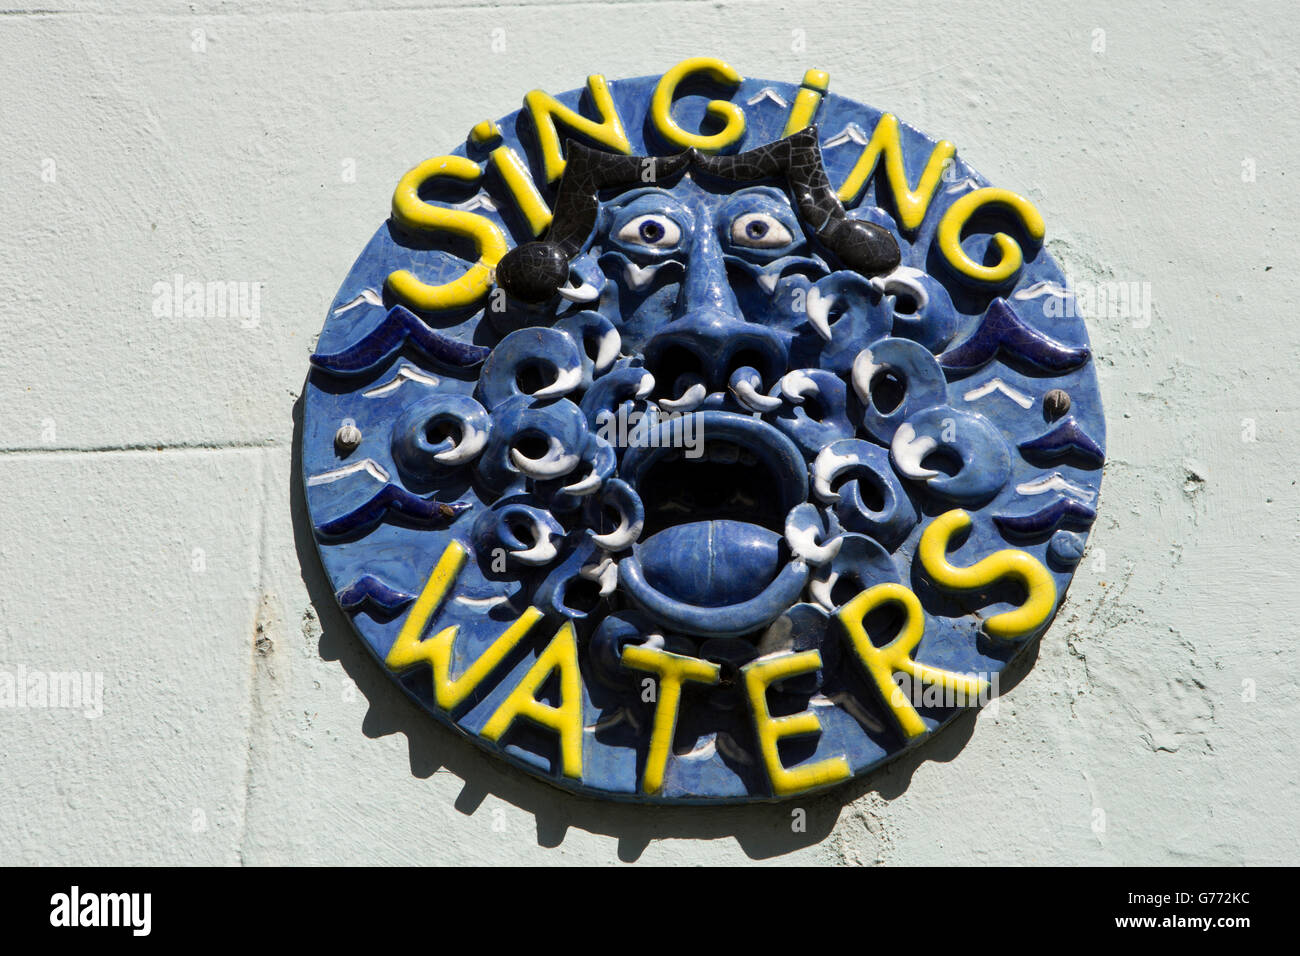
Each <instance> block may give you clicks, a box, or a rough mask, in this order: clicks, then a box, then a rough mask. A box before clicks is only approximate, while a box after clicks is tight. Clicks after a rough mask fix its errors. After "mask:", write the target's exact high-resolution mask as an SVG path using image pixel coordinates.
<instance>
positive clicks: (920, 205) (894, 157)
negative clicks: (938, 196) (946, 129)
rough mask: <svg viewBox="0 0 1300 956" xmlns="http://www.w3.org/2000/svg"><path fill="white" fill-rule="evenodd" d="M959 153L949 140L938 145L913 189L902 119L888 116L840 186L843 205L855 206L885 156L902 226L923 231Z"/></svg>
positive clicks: (878, 125)
mask: <svg viewBox="0 0 1300 956" xmlns="http://www.w3.org/2000/svg"><path fill="white" fill-rule="evenodd" d="M956 153H957V147H956V146H954V145H953V144H952V143H950V142H948V140H946V139H945V140H942V141H940V142H939V143H937V144H935V147H934V149H933V150H931V151H930V158H929V159H928V160H926V162H925V169H924V171H923V172H922V173H921V179H920V181H919V182H918V183H917V184H916V189H912V188H911V186H910V185H909V183H908V180H907V171H906V170H905V169H904V168H903V146H902V144H901V143H900V142H899V139H898V117H897V116H895V115H894V114H893V113H885V114H883V115H882V116H881V117H880V121H879V122H878V123H876V128H875V130H873V131H872V133H871V140H870V141H869V142H868V143H867V145H866V146H865V147H864V148H863V150H862V155H861V156H859V157H858V161H857V162H856V163H855V164H854V165H853V169H851V170H850V171H849V176H848V178H847V179H846V180H844V185H843V186H841V187H840V191H839V197H840V201H841V202H845V203H853V202H856V201H857V199H858V197H859V196H860V195H861V194H862V190H863V189H864V188H866V185H867V181H868V180H869V179H870V178H871V174H872V173H874V172H875V171H876V165H877V163H878V162H879V161H880V157H881V156H884V157H885V179H886V181H887V182H888V183H889V189H890V195H891V196H892V197H893V199H894V206H895V207H896V208H897V210H898V224H899V226H901V227H902V228H903V229H905V230H907V231H908V232H914V231H915V230H916V229H918V228H920V225H921V222H922V221H923V220H924V219H925V214H926V212H927V211H928V210H929V208H930V201H931V200H932V199H933V198H934V192H935V190H936V189H938V188H939V182H940V180H941V179H942V178H943V168H944V166H946V165H947V164H948V162H949V160H951V159H952V158H953V156H954V155H956Z"/></svg>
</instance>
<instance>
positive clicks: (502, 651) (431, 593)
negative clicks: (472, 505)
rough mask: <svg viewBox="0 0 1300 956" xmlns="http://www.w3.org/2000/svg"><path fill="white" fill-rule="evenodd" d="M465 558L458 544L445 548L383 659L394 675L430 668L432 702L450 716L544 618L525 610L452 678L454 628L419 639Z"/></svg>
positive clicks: (463, 550) (538, 613)
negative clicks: (425, 638)
mask: <svg viewBox="0 0 1300 956" xmlns="http://www.w3.org/2000/svg"><path fill="white" fill-rule="evenodd" d="M466 553H467V552H466V550H465V546H464V545H462V544H461V543H460V542H459V541H453V542H451V543H450V544H449V545H447V549H446V550H445V551H443V553H442V557H441V558H439V559H438V563H437V564H436V565H435V566H434V568H433V573H432V574H430V575H429V580H428V582H426V584H425V585H424V590H423V591H421V592H420V596H419V597H418V598H417V599H416V601H415V604H414V605H412V607H411V612H410V613H409V614H408V615H407V616H406V620H405V621H404V622H403V623H402V629H401V631H400V632H398V635H397V640H396V641H394V642H393V646H392V647H391V648H390V649H389V651H388V656H387V658H385V660H384V663H385V664H386V665H387V666H388V669H389V670H392V671H404V670H407V669H409V668H411V667H414V666H415V665H417V664H428V665H429V667H430V668H431V669H432V671H433V694H434V698H435V699H436V700H437V702H438V706H439V707H441V708H443V709H444V710H447V711H451V710H453V709H455V708H456V707H457V706H458V705H459V704H460V703H461V702H462V701H464V700H465V699H466V698H467V697H469V695H470V694H471V693H473V691H474V688H476V687H477V686H478V685H479V684H480V683H482V681H483V679H484V678H485V677H487V676H488V674H490V673H491V672H492V671H493V670H495V669H496V668H497V666H498V665H499V664H500V663H501V662H502V661H503V660H504V659H505V657H506V655H507V654H509V653H510V652H511V650H513V649H514V647H515V645H516V644H518V643H519V641H520V640H522V639H523V637H524V635H525V634H527V633H528V632H529V630H531V629H532V627H533V625H534V624H536V623H537V622H538V621H539V620H540V619H541V617H542V612H541V611H539V610H537V608H535V607H530V608H528V609H527V610H525V611H524V613H523V614H521V615H519V617H518V618H516V619H515V621H514V623H513V624H511V625H510V626H509V627H508V628H506V629H505V631H504V632H502V634H501V636H500V637H498V638H497V639H496V640H495V641H493V642H492V643H491V644H490V645H489V646H488V647H487V649H486V650H485V651H483V653H482V654H480V655H479V657H478V660H476V661H475V662H474V663H473V664H471V665H470V666H469V667H468V668H466V670H465V673H463V674H461V675H460V676H459V677H457V678H455V679H453V678H452V676H451V657H452V646H453V645H454V644H455V642H456V628H455V627H454V626H453V627H448V628H444V629H443V630H441V631H439V632H438V634H437V635H435V636H434V637H431V638H429V639H428V640H427V641H422V640H421V639H420V637H421V635H422V634H423V633H424V629H425V627H426V626H427V625H428V623H429V620H430V618H432V617H433V613H434V611H436V610H437V609H438V607H439V606H440V605H441V604H442V602H443V600H444V599H445V598H446V596H447V592H448V591H450V590H451V586H452V583H453V582H454V581H455V580H456V576H457V575H458V574H459V573H460V569H461V568H462V567H464V565H465V557H466Z"/></svg>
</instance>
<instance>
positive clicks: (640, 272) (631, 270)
mask: <svg viewBox="0 0 1300 956" xmlns="http://www.w3.org/2000/svg"><path fill="white" fill-rule="evenodd" d="M661 268H663V263H659V264H658V265H653V266H645V267H642V266H639V265H637V264H636V263H635V262H629V263H628V264H627V266H626V268H624V269H623V278H624V279H625V280H626V281H627V284H628V286H630V287H631V289H632V291H633V292H640V291H641V290H642V289H644V288H645V287H646V286H648V285H649V284H650V281H651V280H652V279H653V278H654V277H655V273H656V272H658V271H659V270H660V269H661Z"/></svg>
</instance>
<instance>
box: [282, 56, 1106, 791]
mask: <svg viewBox="0 0 1300 956" xmlns="http://www.w3.org/2000/svg"><path fill="white" fill-rule="evenodd" d="M861 92H863V93H869V91H861ZM430 146H431V147H432V148H434V149H448V152H447V153H446V155H435V156H433V157H432V158H424V157H411V160H412V163H413V168H412V169H411V171H410V172H409V173H407V174H406V175H405V176H404V177H403V178H402V179H401V181H400V182H398V183H397V184H396V188H395V191H394V194H393V199H392V213H391V216H390V218H389V219H388V220H387V221H386V222H384V223H383V224H382V225H381V226H380V228H379V230H378V232H377V233H376V234H375V236H374V237H373V238H372V239H371V241H370V243H369V244H368V245H367V246H366V247H365V249H364V250H363V251H362V252H361V255H360V257H359V258H358V259H357V261H356V264H355V265H354V266H353V267H352V271H351V272H350V273H349V274H348V275H347V276H346V278H344V280H343V283H342V285H341V287H340V289H339V292H338V295H337V296H336V297H335V299H334V301H333V303H332V305H331V306H330V308H329V313H328V317H327V319H326V323H325V327H324V330H323V331H322V333H321V335H320V338H319V342H318V343H317V346H316V350H315V354H313V355H312V357H311V371H310V375H309V378H308V383H307V389H306V395H305V402H304V423H303V427H302V439H301V440H302V449H301V451H302V462H303V476H302V477H303V484H304V488H305V495H306V500H307V505H308V509H309V512H310V518H311V524H312V528H313V532H314V535H315V538H316V542H317V545H318V548H319V552H320V558H321V561H322V563H323V565H324V568H325V571H326V573H327V574H328V576H329V579H330V581H331V582H332V583H333V587H334V589H335V593H336V596H337V600H338V603H339V605H340V606H341V607H342V609H343V611H344V612H345V613H346V614H347V615H348V616H349V617H350V619H351V621H352V623H353V626H354V627H355V629H356V632H357V635H358V636H359V638H360V640H361V641H362V642H363V643H364V644H365V645H366V647H367V648H369V649H370V651H371V652H372V653H373V654H374V656H375V658H376V659H377V661H378V662H379V665H380V666H381V667H383V668H384V669H385V670H386V671H387V672H389V673H390V674H391V675H392V678H393V679H394V681H396V682H397V683H398V684H399V685H400V686H401V688H402V689H403V690H404V691H405V692H406V693H407V694H409V695H410V696H411V697H412V698H413V699H414V700H416V701H417V702H418V703H419V704H420V705H421V706H422V707H424V708H425V709H426V710H427V711H428V712H429V713H430V714H431V715H432V716H433V717H434V718H436V719H437V720H439V721H441V722H442V723H444V724H446V725H448V726H449V727H451V728H454V729H455V730H457V731H459V732H461V733H464V734H466V735H468V736H469V737H471V738H472V739H473V740H475V741H477V742H478V743H479V744H480V745H481V746H483V747H484V748H486V749H487V750H489V751H490V752H492V753H493V754H495V755H497V756H499V757H500V758H502V759H504V760H507V761H509V762H510V763H512V764H514V765H516V766H517V767H519V768H521V769H523V770H525V771H527V772H530V773H533V774H536V775H538V776H540V777H542V778H544V779H546V780H548V781H550V782H552V783H554V784H557V785H559V786H562V787H566V788H570V789H573V790H578V791H582V792H585V793H588V794H592V795H596V796H600V797H607V798H613V799H620V800H630V801H646V802H663V803H673V802H689V803H713V802H735V801H749V800H769V799H774V798H782V797H788V796H792V795H796V794H801V793H806V792H809V791H813V790H818V789H821V788H825V787H830V786H833V785H835V784H837V783H839V782H842V781H845V780H848V779H850V778H852V777H854V776H857V775H861V774H867V773H869V772H871V771H872V770H873V769H874V768H877V767H879V766H880V765H881V764H882V763H884V762H885V761H888V760H889V759H890V758H892V757H894V756H897V755H898V754H899V753H901V752H903V751H904V750H905V749H907V748H909V747H913V746H916V745H918V744H919V743H921V742H923V741H924V740H925V739H926V738H927V737H929V736H930V735H931V734H933V733H936V732H939V731H941V730H942V728H943V727H944V725H945V724H946V723H948V722H949V721H950V720H951V719H952V718H953V717H954V716H956V715H957V714H959V713H960V712H962V711H963V710H964V709H966V708H970V707H978V706H981V705H983V704H985V703H987V702H988V701H989V700H990V699H992V698H993V697H994V696H996V693H997V689H998V679H999V674H1000V673H1001V672H1002V671H1003V669H1004V668H1005V667H1006V666H1007V665H1008V664H1009V663H1010V662H1011V661H1012V660H1013V659H1014V658H1016V656H1017V655H1019V654H1021V653H1023V652H1024V650H1025V649H1026V647H1027V646H1029V645H1031V644H1032V643H1033V642H1034V641H1035V640H1037V639H1038V638H1039V637H1040V636H1041V635H1042V634H1043V633H1044V631H1045V630H1046V629H1047V627H1048V625H1049V623H1050V621H1051V619H1052V617H1053V615H1054V613H1055V612H1056V609H1057V608H1058V607H1059V605H1060V603H1061V601H1062V599H1063V597H1064V595H1065V591H1066V588H1067V587H1068V585H1069V583H1070V578H1071V575H1072V573H1073V570H1074V567H1075V565H1076V564H1077V562H1078V561H1079V559H1080V556H1081V555H1082V553H1083V547H1084V543H1085V538H1086V535H1087V532H1088V529H1089V527H1090V525H1091V524H1092V522H1093V520H1094V518H1095V514H1096V507H1097V498H1098V493H1099V490H1100V482H1101V467H1102V461H1103V456H1104V452H1103V449H1104V438H1105V428H1104V424H1103V419H1102V409H1101V404H1100V400H1099V396H1098V389H1097V381H1096V376H1095V372H1094V364H1093V360H1092V356H1091V353H1090V350H1089V346H1088V338H1087V334H1086V330H1085V328H1084V324H1083V321H1082V320H1081V319H1080V318H1078V317H1077V315H1076V312H1075V310H1074V309H1073V308H1072V302H1071V299H1070V292H1069V290H1068V289H1067V288H1066V284H1065V278H1064V276H1063V274H1062V271H1061V270H1060V268H1059V267H1058V266H1057V264H1056V263H1055V262H1054V261H1053V260H1052V258H1051V257H1050V256H1049V255H1048V254H1047V252H1046V251H1045V249H1044V246H1043V241H1044V236H1045V234H1046V231H1047V227H1046V225H1045V223H1044V221H1043V217H1042V216H1041V215H1040V213H1039V211H1038V210H1037V209H1036V208H1035V206H1034V204H1033V203H1031V202H1030V201H1028V200H1027V199H1025V198H1024V197H1023V196H1021V195H1019V194H1018V193H1016V192H1015V191H1013V189H1014V184H1013V189H1006V188H1003V187H1002V186H998V185H993V184H990V183H988V182H987V181H986V180H985V179H984V178H983V177H982V176H980V175H979V174H978V173H977V172H975V170H974V169H972V168H971V167H970V166H969V165H968V164H967V163H966V162H965V161H964V160H963V159H962V158H961V157H960V156H958V155H957V151H956V147H955V146H954V145H953V144H952V143H950V142H947V141H946V140H941V139H939V140H936V139H932V138H930V137H928V136H927V135H925V134H924V133H922V132H920V131H917V130H915V129H913V128H912V127H910V126H908V125H906V124H905V123H903V122H902V121H901V120H900V119H899V118H897V117H895V116H893V115H891V114H889V113H882V112H881V111H879V110H876V109H873V108H871V107H869V106H864V105H862V104H860V103H858V102H855V101H854V100H851V99H847V98H845V97H844V96H841V95H839V94H838V93H837V92H834V91H832V89H831V86H830V78H829V77H828V76H827V74H826V73H824V72H822V71H819V70H810V71H808V72H807V73H806V74H805V75H804V77H803V78H802V81H801V82H797V83H790V82H782V81H778V80H767V79H752V78H748V77H744V76H741V75H740V74H739V73H738V72H737V71H736V70H735V69H733V68H732V67H731V66H730V65H728V64H727V63H725V62H723V61H721V60H717V59H712V58H705V57H701V58H696V59H691V60H687V61H685V62H683V63H681V64H678V65H677V66H675V67H673V68H672V69H670V70H668V71H667V72H666V73H664V74H663V75H661V76H652V77H641V78H636V79H616V80H609V79H606V78H604V77H601V76H592V77H589V78H588V79H587V82H586V85H585V86H584V87H583V88H581V89H578V90H573V91H571V92H568V93H562V94H559V95H552V94H549V93H545V92H541V91H533V92H530V93H528V94H527V95H526V96H524V104H523V108H522V109H520V110H519V111H518V112H515V113H511V114H510V115H508V116H505V117H503V118H501V119H498V120H495V121H493V120H485V121H483V122H481V123H478V124H477V125H475V126H474V127H473V128H472V129H471V130H470V131H469V132H468V135H467V137H466V140H465V142H463V143H461V144H459V145H456V144H438V143H433V144H430ZM995 146H996V144H993V143H988V144H980V145H979V148H978V150H976V151H978V152H984V151H986V150H987V151H989V152H991V151H992V150H993V149H994V148H995ZM989 730H990V728H984V732H989Z"/></svg>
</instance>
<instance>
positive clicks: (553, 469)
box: [510, 437, 579, 479]
mask: <svg viewBox="0 0 1300 956" xmlns="http://www.w3.org/2000/svg"><path fill="white" fill-rule="evenodd" d="M510 460H511V461H512V462H514V465H515V467H516V468H518V469H519V470H520V471H521V472H523V473H524V474H525V475H527V476H528V477H529V478H541V479H546V478H559V477H560V476H561V475H567V474H568V473H569V472H571V471H573V469H574V468H576V467H578V461H579V458H578V456H577V455H566V454H565V453H564V445H563V444H561V443H560V440H559V439H558V438H554V437H552V438H551V447H550V448H548V449H547V451H546V454H545V455H543V456H542V457H541V458H529V457H528V456H527V455H525V454H524V453H523V452H521V451H520V450H519V449H518V448H511V449H510Z"/></svg>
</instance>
